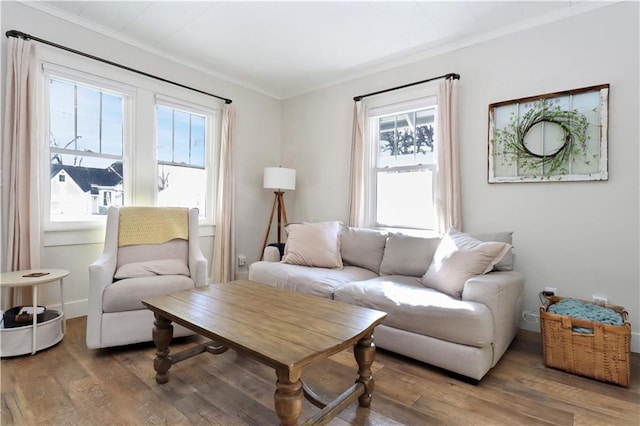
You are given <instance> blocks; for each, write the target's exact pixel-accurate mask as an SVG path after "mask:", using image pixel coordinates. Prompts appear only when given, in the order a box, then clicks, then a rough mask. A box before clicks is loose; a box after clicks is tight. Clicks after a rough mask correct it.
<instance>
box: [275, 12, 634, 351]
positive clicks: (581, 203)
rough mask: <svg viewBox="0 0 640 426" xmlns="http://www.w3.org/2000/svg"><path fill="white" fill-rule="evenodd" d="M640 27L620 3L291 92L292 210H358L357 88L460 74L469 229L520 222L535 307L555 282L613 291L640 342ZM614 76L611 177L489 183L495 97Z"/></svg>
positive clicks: (286, 136)
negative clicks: (353, 149)
mask: <svg viewBox="0 0 640 426" xmlns="http://www.w3.org/2000/svg"><path fill="white" fill-rule="evenodd" d="M638 27H639V25H638V3H636V2H625V3H619V4H615V5H612V6H607V7H604V8H601V9H598V10H596V11H593V12H589V13H586V14H582V15H579V16H575V17H571V18H568V19H565V20H562V21H558V22H554V23H548V24H546V25H544V26H541V27H537V28H533V29H528V30H524V31H522V32H519V33H515V34H511V35H509V36H505V37H502V38H499V39H494V40H491V41H486V42H484V43H481V44H476V45H473V46H470V47H466V48H463V49H459V50H455V51H452V52H449V53H445V54H442V55H439V56H436V57H432V58H429V59H425V60H422V61H420V62H416V63H413V64H410V65H404V66H400V67H398V68H395V69H392V70H389V71H385V72H381V73H377V74H375V75H372V76H368V77H365V78H360V79H357V80H353V81H350V82H346V83H344V84H339V85H336V86H333V87H330V88H327V89H324V90H318V91H316V92H313V93H309V94H306V95H302V96H298V97H296V98H292V99H288V100H286V101H284V102H283V110H282V119H283V129H282V134H283V162H284V163H286V164H287V165H288V166H291V167H293V168H295V169H297V170H298V188H297V190H296V191H295V194H292V195H293V196H292V197H291V198H290V199H291V200H292V201H293V202H292V203H291V204H290V205H292V206H293V207H292V208H291V213H290V214H289V216H290V220H296V221H301V220H309V221H311V220H316V221H319V220H329V219H331V220H343V221H346V220H347V218H348V214H347V213H348V207H347V198H348V179H349V166H348V161H349V152H350V139H351V121H352V118H351V117H352V107H353V100H352V98H353V96H356V95H360V94H363V93H368V92H372V91H376V90H380V89H385V88H388V87H394V86H397V85H401V84H405V83H409V82H412V81H419V80H423V79H425V78H429V77H432V76H438V75H442V74H446V73H448V72H456V73H459V74H461V76H462V78H461V80H460V81H459V86H458V87H459V91H458V93H459V108H458V114H459V120H458V123H459V136H460V163H461V168H462V173H461V174H462V176H461V178H462V192H463V196H462V203H463V228H464V230H467V231H497V230H511V231H514V246H515V252H516V256H517V257H516V268H517V269H518V270H519V271H521V272H522V273H524V275H525V277H526V279H527V283H526V289H525V306H524V308H525V309H526V310H534V311H536V310H537V309H538V307H539V300H538V292H539V291H541V290H542V289H543V288H544V287H545V286H551V287H556V288H558V289H559V293H560V295H562V296H566V297H576V298H583V299H588V300H590V299H591V295H592V294H594V293H598V294H605V295H607V296H608V298H609V301H610V303H613V304H617V305H623V306H625V307H626V308H627V310H628V311H629V315H630V320H631V325H632V330H635V331H634V337H633V339H632V345H633V348H634V351H635V352H640V344H639V341H640V334H638V332H637V330H640V317H639V312H640V291H639V288H640V274H639V269H638V268H639V267H638V263H639V257H640V252H639V247H638V245H639V236H640V235H639V233H640V229H639V221H640V219H639V218H640V216H639V202H640V200H639V191H638V189H639V174H638V161H639V160H640V158H639V150H638V139H639V136H638V135H639V134H640V133H639V128H638V121H639V120H638V117H639V116H640V110H639V106H638V103H639V94H638V91H639V81H638V80H639V79H638V76H639V67H638V62H639V54H638V50H639V46H638V37H639V34H638ZM603 83H609V84H610V85H611V87H610V103H609V180H608V181H606V182H553V183H549V182H547V183H512V184H492V185H490V184H488V183H487V155H488V154H487V150H488V148H487V129H488V123H487V116H488V105H489V104H490V103H493V102H498V101H503V100H509V99H515V98H520V97H526V96H533V95H538V94H544V93H550V92H555V91H562V90H569V89H574V88H580V87H586V86H592V85H597V84H603ZM522 327H524V328H528V329H534V330H539V326H538V325H537V324H535V325H530V324H526V323H522Z"/></svg>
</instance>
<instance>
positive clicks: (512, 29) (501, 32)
mask: <svg viewBox="0 0 640 426" xmlns="http://www.w3.org/2000/svg"><path fill="white" fill-rule="evenodd" d="M623 2H624V0H613V1H603V2H600V1H593V2H592V1H584V2H582V3H580V4H578V5H575V6H573V5H572V6H571V7H569V8H565V9H560V10H559V11H553V12H549V13H547V14H544V15H541V16H538V17H536V18H533V19H530V20H527V21H523V22H519V23H517V24H512V25H509V26H507V27H503V28H500V29H496V30H492V31H488V32H485V33H482V34H478V35H475V36H472V37H468V38H465V39H462V40H457V41H453V42H445V43H443V44H440V45H429V46H420V47H417V48H414V49H410V50H408V51H405V52H400V53H397V54H394V55H390V56H387V57H386V58H382V59H379V60H376V61H372V62H369V63H367V64H363V65H358V66H357V67H355V69H354V70H352V71H350V72H349V71H347V72H346V73H344V74H343V75H342V76H341V77H340V78H337V79H334V80H331V81H329V82H326V83H323V84H322V85H319V86H313V87H311V86H308V87H307V88H306V89H304V90H301V91H299V92H298V93H295V94H292V95H290V96H286V97H285V99H286V98H292V97H295V96H300V95H304V94H306V93H310V92H313V91H315V90H321V89H326V88H328V87H331V86H335V85H338V84H341V83H346V82H348V81H352V80H355V79H358V78H363V77H367V76H370V75H373V74H377V73H379V72H383V71H388V70H390V69H393V68H398V67H400V66H403V65H408V64H412V63H415V62H419V61H422V60H425V59H428V58H432V57H434V56H438V55H442V54H445V53H449V52H453V51H455V50H460V49H463V48H466V47H470V46H473V45H476V44H480V43H484V42H487V41H490V40H494V39H497V38H501V37H505V36H508V35H511V34H515V33H518V32H522V31H525V30H528V29H531V28H536V27H539V26H542V25H545V24H549V23H552V22H556V21H561V20H563V19H567V18H571V17H574V16H578V15H581V14H584V13H588V12H591V11H593V10H596V9H600V8H603V7H607V6H611V5H614V4H618V3H623Z"/></svg>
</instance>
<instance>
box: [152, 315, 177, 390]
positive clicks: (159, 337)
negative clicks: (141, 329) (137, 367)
mask: <svg viewBox="0 0 640 426" xmlns="http://www.w3.org/2000/svg"><path fill="white" fill-rule="evenodd" d="M153 315H154V316H155V321H154V322H153V343H155V345H156V359H154V360H153V368H154V369H155V370H156V382H158V383H160V384H162V383H167V382H168V381H169V368H171V358H170V357H169V343H171V338H172V337H173V326H172V325H171V320H169V319H167V318H165V317H163V316H161V315H159V314H156V313H154V314H153Z"/></svg>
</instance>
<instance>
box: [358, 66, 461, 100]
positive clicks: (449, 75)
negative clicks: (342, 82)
mask: <svg viewBox="0 0 640 426" xmlns="http://www.w3.org/2000/svg"><path fill="white" fill-rule="evenodd" d="M441 78H452V79H454V80H460V74H456V73H452V72H451V73H449V74H445V75H441V76H440V77H433V78H428V79H426V80H422V81H416V82H415V83H409V84H403V85H402V86H397V87H392V88H391V89H385V90H378V91H377V92H373V93H367V94H366V95H360V96H356V97H354V98H353V100H354V101H355V102H358V101H361V100H362V98H368V97H369V96H374V95H379V94H381V93H387V92H393V91H394V90H398V89H404V88H405V87H411V86H415V85H418V84H422V83H428V82H430V81H434V80H440V79H441Z"/></svg>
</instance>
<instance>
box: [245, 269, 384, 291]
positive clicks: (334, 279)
mask: <svg viewBox="0 0 640 426" xmlns="http://www.w3.org/2000/svg"><path fill="white" fill-rule="evenodd" d="M374 277H377V274H376V273H374V272H371V271H369V270H368V269H364V268H358V267H357V266H345V267H344V268H342V269H326V268H313V267H309V266H302V265H289V264H286V263H282V262H254V263H252V264H251V266H250V267H249V279H250V280H251V281H256V282H259V283H263V284H269V285H272V286H274V287H280V288H285V289H287V290H291V291H297V292H299V293H305V294H311V295H314V296H320V297H324V298H326V299H332V298H333V292H334V291H335V290H336V289H337V288H339V287H340V286H343V285H344V284H346V283H349V282H351V281H361V280H367V279H369V278H374Z"/></svg>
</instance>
